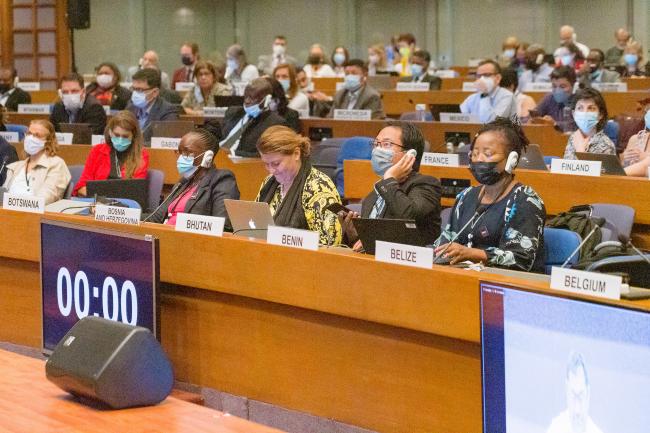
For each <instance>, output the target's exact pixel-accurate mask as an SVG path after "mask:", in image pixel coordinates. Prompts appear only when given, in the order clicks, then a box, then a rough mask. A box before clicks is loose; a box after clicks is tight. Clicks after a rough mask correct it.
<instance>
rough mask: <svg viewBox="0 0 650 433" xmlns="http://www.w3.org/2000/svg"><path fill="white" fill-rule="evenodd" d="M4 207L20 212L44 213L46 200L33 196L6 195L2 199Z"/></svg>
mask: <svg viewBox="0 0 650 433" xmlns="http://www.w3.org/2000/svg"><path fill="white" fill-rule="evenodd" d="M2 207H3V208H4V209H9V210H17V211H19V212H31V213H44V212H45V199H44V198H43V197H35V196H33V195H17V194H9V193H5V194H4V196H3V197H2Z"/></svg>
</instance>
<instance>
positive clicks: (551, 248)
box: [544, 227, 581, 274]
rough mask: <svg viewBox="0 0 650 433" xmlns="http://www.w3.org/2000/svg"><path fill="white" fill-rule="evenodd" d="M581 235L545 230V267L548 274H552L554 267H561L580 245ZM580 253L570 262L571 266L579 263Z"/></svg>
mask: <svg viewBox="0 0 650 433" xmlns="http://www.w3.org/2000/svg"><path fill="white" fill-rule="evenodd" d="M580 242H581V239H580V235H578V234H577V233H576V232H574V231H571V230H566V229H556V228H551V227H545V228H544V254H545V259H544V266H545V268H546V273H547V274H550V273H551V268H552V267H553V266H561V265H562V264H563V263H564V262H565V261H566V259H567V258H568V257H569V255H570V254H571V253H572V252H573V251H574V250H575V249H576V248H577V247H578V245H580ZM579 258H580V253H579V252H578V253H576V254H574V255H573V257H571V260H569V266H573V265H575V264H576V263H578V259H579Z"/></svg>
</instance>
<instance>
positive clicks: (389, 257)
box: [375, 241, 433, 269]
mask: <svg viewBox="0 0 650 433" xmlns="http://www.w3.org/2000/svg"><path fill="white" fill-rule="evenodd" d="M375 260H377V261H379V262H386V263H394V264H397V265H405V266H413V267H416V268H425V269H431V265H432V264H433V249H432V248H424V247H416V246H413V245H404V244H395V243H392V242H384V241H377V243H376V246H375Z"/></svg>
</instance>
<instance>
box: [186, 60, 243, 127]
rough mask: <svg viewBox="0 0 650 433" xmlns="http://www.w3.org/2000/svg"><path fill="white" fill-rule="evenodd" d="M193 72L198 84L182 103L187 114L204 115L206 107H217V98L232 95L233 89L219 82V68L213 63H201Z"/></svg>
mask: <svg viewBox="0 0 650 433" xmlns="http://www.w3.org/2000/svg"><path fill="white" fill-rule="evenodd" d="M193 71H194V76H195V77H196V84H195V85H194V89H193V90H191V91H189V92H187V94H186V95H185V98H183V102H182V103H181V105H182V107H183V108H184V109H185V112H186V113H187V114H203V108H204V107H214V106H215V105H214V104H215V103H214V97H215V96H230V95H232V87H230V86H229V85H228V84H222V83H220V82H219V81H217V67H216V66H215V65H214V64H213V63H212V62H204V61H199V62H198V63H196V65H195V66H194V70H193Z"/></svg>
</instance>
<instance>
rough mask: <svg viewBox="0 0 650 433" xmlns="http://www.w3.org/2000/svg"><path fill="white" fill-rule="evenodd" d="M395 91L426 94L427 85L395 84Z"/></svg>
mask: <svg viewBox="0 0 650 433" xmlns="http://www.w3.org/2000/svg"><path fill="white" fill-rule="evenodd" d="M395 90H397V91H398V92H428V91H429V83H397V86H395Z"/></svg>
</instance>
